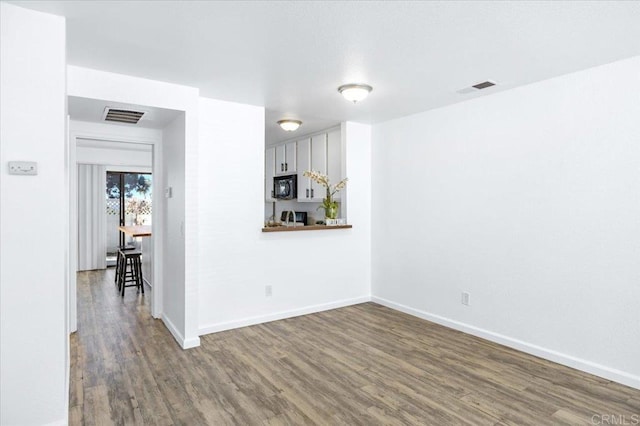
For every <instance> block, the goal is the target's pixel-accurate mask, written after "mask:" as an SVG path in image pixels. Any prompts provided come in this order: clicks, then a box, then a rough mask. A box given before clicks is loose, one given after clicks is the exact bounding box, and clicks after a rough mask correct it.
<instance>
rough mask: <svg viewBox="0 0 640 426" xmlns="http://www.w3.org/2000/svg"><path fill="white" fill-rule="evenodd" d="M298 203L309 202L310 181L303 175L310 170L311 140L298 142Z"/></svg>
mask: <svg viewBox="0 0 640 426" xmlns="http://www.w3.org/2000/svg"><path fill="white" fill-rule="evenodd" d="M297 154H298V162H297V168H298V202H302V201H311V200H310V197H311V181H310V179H309V178H308V177H304V176H303V173H304V172H306V171H307V170H311V139H308V138H307V139H302V140H299V141H298V149H297Z"/></svg>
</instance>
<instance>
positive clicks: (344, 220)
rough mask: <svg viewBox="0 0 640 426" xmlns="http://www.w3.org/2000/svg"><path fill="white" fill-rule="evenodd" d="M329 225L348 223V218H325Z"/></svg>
mask: <svg viewBox="0 0 640 426" xmlns="http://www.w3.org/2000/svg"><path fill="white" fill-rule="evenodd" d="M325 222H326V223H327V226H338V225H346V224H347V219H345V218H338V219H325Z"/></svg>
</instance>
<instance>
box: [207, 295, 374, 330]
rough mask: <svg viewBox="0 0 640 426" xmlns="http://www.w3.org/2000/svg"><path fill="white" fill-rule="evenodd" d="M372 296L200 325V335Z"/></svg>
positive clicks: (354, 301)
mask: <svg viewBox="0 0 640 426" xmlns="http://www.w3.org/2000/svg"><path fill="white" fill-rule="evenodd" d="M370 301H371V297H370V296H362V297H356V298H353V299H343V300H337V301H335V302H330V303H324V304H320V305H312V306H306V307H304V308H299V309H291V310H288V311H281V312H275V313H273V314H267V315H261V316H256V317H249V318H243V319H239V320H234V321H226V322H220V323H215V324H210V325H206V326H204V327H200V335H201V336H202V335H204V334H210V333H217V332H219V331H225V330H232V329H234V328H240V327H247V326H250V325H256V324H262V323H265V322H271V321H277V320H281V319H285V318H292V317H297V316H300V315H308V314H313V313H316V312H322V311H328V310H330V309H337V308H343V307H345V306H351V305H357V304H359V303H365V302H370Z"/></svg>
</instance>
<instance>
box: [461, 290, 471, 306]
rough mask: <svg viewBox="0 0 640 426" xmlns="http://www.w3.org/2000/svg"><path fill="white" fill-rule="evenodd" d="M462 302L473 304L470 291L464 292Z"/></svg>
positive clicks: (467, 304)
mask: <svg viewBox="0 0 640 426" xmlns="http://www.w3.org/2000/svg"><path fill="white" fill-rule="evenodd" d="M461 301H462V304H463V305H466V306H469V305H471V295H470V294H469V293H467V292H466V291H463V292H462V300H461Z"/></svg>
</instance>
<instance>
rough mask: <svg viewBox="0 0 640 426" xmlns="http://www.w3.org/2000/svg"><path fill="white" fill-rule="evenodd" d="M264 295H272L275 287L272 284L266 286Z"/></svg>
mask: <svg viewBox="0 0 640 426" xmlns="http://www.w3.org/2000/svg"><path fill="white" fill-rule="evenodd" d="M264 295H265V296H267V297H271V296H272V295H273V288H272V287H271V286H270V285H266V286H264Z"/></svg>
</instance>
